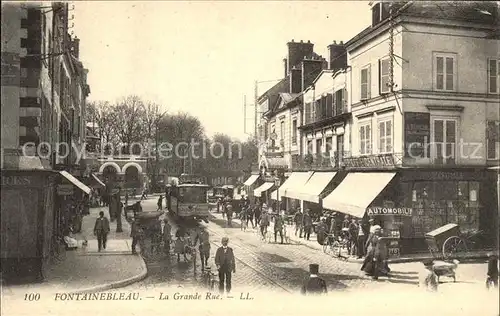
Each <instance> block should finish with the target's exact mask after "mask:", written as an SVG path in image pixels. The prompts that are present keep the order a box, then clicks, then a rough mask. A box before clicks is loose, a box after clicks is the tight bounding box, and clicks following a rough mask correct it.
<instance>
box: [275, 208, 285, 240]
mask: <svg viewBox="0 0 500 316" xmlns="http://www.w3.org/2000/svg"><path fill="white" fill-rule="evenodd" d="M283 222H284V219H283V217H282V216H281V215H279V214H277V215H276V216H275V217H274V242H275V243H276V242H277V237H278V233H279V234H280V238H281V244H283V224H284V223H283Z"/></svg>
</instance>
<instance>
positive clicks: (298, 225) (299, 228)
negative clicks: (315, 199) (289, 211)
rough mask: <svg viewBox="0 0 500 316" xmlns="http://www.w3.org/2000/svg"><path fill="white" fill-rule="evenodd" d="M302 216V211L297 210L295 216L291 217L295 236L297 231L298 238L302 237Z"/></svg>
mask: <svg viewBox="0 0 500 316" xmlns="http://www.w3.org/2000/svg"><path fill="white" fill-rule="evenodd" d="M303 217H304V215H303V214H302V211H301V210H298V211H297V213H295V216H294V218H293V221H294V222H295V236H297V232H299V238H302V221H303Z"/></svg>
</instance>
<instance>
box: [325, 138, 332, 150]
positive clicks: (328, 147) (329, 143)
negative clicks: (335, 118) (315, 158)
mask: <svg viewBox="0 0 500 316" xmlns="http://www.w3.org/2000/svg"><path fill="white" fill-rule="evenodd" d="M332 146H333V137H332V136H330V137H327V138H326V152H327V153H330V151H331V150H332V149H333V148H332Z"/></svg>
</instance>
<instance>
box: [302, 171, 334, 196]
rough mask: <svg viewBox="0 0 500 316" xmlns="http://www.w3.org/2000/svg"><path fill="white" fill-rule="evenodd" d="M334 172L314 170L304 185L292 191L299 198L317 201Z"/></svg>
mask: <svg viewBox="0 0 500 316" xmlns="http://www.w3.org/2000/svg"><path fill="white" fill-rule="evenodd" d="M336 174H337V173H335V172H315V173H314V174H313V175H312V177H311V178H310V179H309V181H307V183H306V185H305V186H303V187H302V188H300V187H299V188H298V190H292V191H293V193H296V194H297V196H298V197H299V200H303V201H308V202H313V203H319V198H320V194H321V193H322V192H323V190H324V189H325V188H326V186H327V185H328V184H329V183H330V181H332V179H333V177H335V175H336ZM295 191H297V192H295Z"/></svg>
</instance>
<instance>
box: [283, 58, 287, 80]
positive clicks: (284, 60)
mask: <svg viewBox="0 0 500 316" xmlns="http://www.w3.org/2000/svg"><path fill="white" fill-rule="evenodd" d="M283 66H284V67H285V76H284V77H286V76H288V64H287V59H286V58H283Z"/></svg>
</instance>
